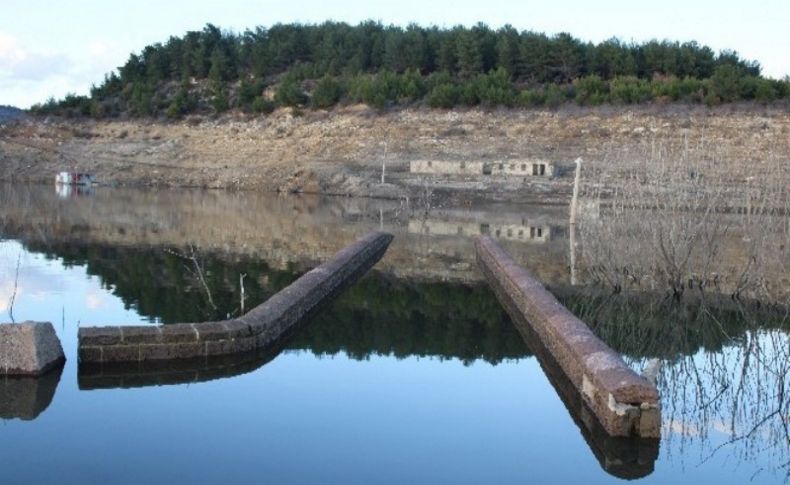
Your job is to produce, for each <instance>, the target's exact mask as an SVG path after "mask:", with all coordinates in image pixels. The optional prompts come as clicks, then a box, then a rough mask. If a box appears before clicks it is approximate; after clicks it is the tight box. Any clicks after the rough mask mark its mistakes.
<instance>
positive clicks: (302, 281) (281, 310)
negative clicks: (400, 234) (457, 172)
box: [78, 232, 393, 364]
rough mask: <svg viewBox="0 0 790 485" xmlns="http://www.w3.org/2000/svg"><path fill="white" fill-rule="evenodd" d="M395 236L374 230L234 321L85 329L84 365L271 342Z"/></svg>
mask: <svg viewBox="0 0 790 485" xmlns="http://www.w3.org/2000/svg"><path fill="white" fill-rule="evenodd" d="M392 238H393V236H392V235H390V234H386V233H382V232H371V233H369V234H368V235H367V236H365V237H363V238H362V239H360V240H358V241H357V242H355V243H354V244H352V245H350V246H347V247H346V248H344V249H342V250H341V251H340V252H338V253H337V254H336V255H335V256H334V257H333V258H332V259H331V260H329V261H327V262H326V263H324V264H322V265H320V266H318V267H317V268H315V269H313V270H311V271H309V272H308V273H306V274H304V275H303V276H302V277H300V278H299V279H298V280H296V281H295V282H293V283H292V284H291V285H290V286H288V287H286V288H285V289H283V290H282V291H280V292H279V293H277V294H276V295H274V296H272V297H271V298H270V299H269V300H267V301H266V302H264V303H262V304H261V305H259V306H257V307H255V308H253V309H252V310H251V311H249V312H248V313H246V314H245V315H243V316H241V317H239V318H236V319H233V320H226V321H221V322H208V323H192V324H190V323H182V324H171V325H159V326H151V325H147V326H114V327H85V328H81V329H80V330H79V335H78V337H79V361H80V364H96V363H99V364H104V363H120V362H138V363H139V362H146V361H167V360H174V359H193V358H198V357H214V356H222V355H230V354H237V353H245V352H250V351H253V350H256V349H260V348H264V347H267V346H270V345H272V344H274V343H275V342H277V341H278V340H279V339H280V338H281V337H282V336H283V335H285V334H286V333H287V332H288V331H289V330H291V329H292V328H294V327H295V326H296V324H298V323H300V322H302V321H304V320H306V319H307V318H309V317H310V316H312V315H314V314H315V312H316V311H317V310H318V309H319V308H320V306H321V305H322V304H324V303H326V302H328V301H330V300H331V299H332V298H334V297H335V296H337V295H338V294H339V293H340V292H341V291H342V290H343V289H345V288H346V287H348V286H349V285H351V284H352V283H354V282H355V281H356V280H357V279H358V278H359V277H361V276H362V275H363V274H365V273H366V272H367V271H368V270H369V269H370V268H371V267H373V265H375V264H376V262H378V260H379V259H381V257H382V256H383V255H384V253H385V252H386V251H387V248H388V247H389V245H390V242H392Z"/></svg>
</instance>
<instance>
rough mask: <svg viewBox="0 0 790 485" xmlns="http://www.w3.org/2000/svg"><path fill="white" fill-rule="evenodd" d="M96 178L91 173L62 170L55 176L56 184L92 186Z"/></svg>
mask: <svg viewBox="0 0 790 485" xmlns="http://www.w3.org/2000/svg"><path fill="white" fill-rule="evenodd" d="M94 182H95V179H94V177H93V175H91V174H89V173H80V172H60V173H58V174H57V175H56V176H55V185H76V186H90V185H93V183H94Z"/></svg>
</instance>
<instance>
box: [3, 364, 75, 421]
mask: <svg viewBox="0 0 790 485" xmlns="http://www.w3.org/2000/svg"><path fill="white" fill-rule="evenodd" d="M62 372H63V367H62V366H60V367H58V368H57V369H53V370H51V371H50V372H47V373H46V374H44V375H43V376H40V377H12V376H0V419H15V418H16V419H22V420H24V421H32V420H34V419H36V418H38V416H39V415H40V414H41V413H43V412H44V411H45V410H46V409H47V408H48V407H49V405H50V404H51V403H52V398H53V397H54V396H55V390H56V389H57V387H58V383H59V382H60V375H61V373H62Z"/></svg>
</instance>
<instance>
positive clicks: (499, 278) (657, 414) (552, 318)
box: [475, 236, 661, 438]
mask: <svg viewBox="0 0 790 485" xmlns="http://www.w3.org/2000/svg"><path fill="white" fill-rule="evenodd" d="M475 249H476V252H477V260H478V264H479V266H480V269H481V270H482V272H483V274H484V275H485V277H486V279H487V280H488V283H489V285H490V286H491V287H492V289H493V290H494V293H495V294H496V296H497V298H498V299H499V301H500V302H501V303H502V304H503V306H504V307H505V309H506V310H507V311H508V313H509V314H510V315H511V317H513V320H514V322H515V323H516V325H528V326H529V327H530V328H529V330H531V331H532V332H534V334H535V335H536V336H537V338H538V339H539V340H540V341H541V343H542V344H543V345H544V346H545V347H546V349H547V350H548V352H549V353H550V354H551V355H552V357H553V358H554V359H555V360H556V362H557V364H558V365H559V367H560V368H561V369H562V371H563V373H564V374H565V375H566V376H567V378H568V380H569V381H570V382H571V383H572V385H573V386H574V387H575V388H576V389H577V391H578V392H579V393H580V394H581V397H582V399H583V400H584V402H585V403H586V404H587V405H588V406H589V407H590V409H591V410H592V411H593V413H594V414H595V415H596V416H597V418H598V420H599V421H600V424H601V425H602V426H603V428H604V429H605V430H606V432H607V433H609V434H610V435H612V436H641V437H644V438H659V437H660V436H661V410H660V406H659V400H658V390H657V389H656V386H655V385H654V384H652V383H651V382H649V381H648V380H647V379H645V378H644V377H642V376H640V375H638V374H636V373H635V372H634V371H633V370H632V369H631V368H630V367H628V365H626V363H625V362H624V361H623V359H622V358H621V357H620V355H619V354H618V353H616V352H615V351H613V350H612V349H610V348H609V347H608V346H607V345H606V344H605V343H604V342H602V341H601V340H600V339H599V338H598V337H597V336H596V335H595V334H594V333H593V332H592V330H590V328H589V327H588V326H587V325H586V324H585V323H584V322H582V321H581V320H579V319H578V318H576V317H575V316H574V315H573V314H572V313H571V312H570V311H569V310H568V309H567V308H565V307H564V306H562V304H560V302H558V301H557V299H556V298H554V296H553V295H552V294H551V293H549V292H548V291H546V289H545V288H544V287H543V285H541V284H540V283H539V282H538V281H537V280H535V279H534V278H533V277H532V276H531V275H530V274H529V273H528V272H527V271H526V270H525V269H524V268H522V267H520V266H519V265H518V264H517V263H516V262H515V261H514V260H513V259H512V258H511V257H510V256H509V255H508V254H507V253H506V252H505V251H504V250H503V249H502V248H501V247H500V246H499V245H498V244H497V243H496V242H494V240H493V239H491V238H490V237H487V236H483V237H480V238H478V239H477V240H476V241H475ZM520 330H521V329H520ZM522 333H524V332H522Z"/></svg>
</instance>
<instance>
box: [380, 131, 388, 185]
mask: <svg viewBox="0 0 790 485" xmlns="http://www.w3.org/2000/svg"><path fill="white" fill-rule="evenodd" d="M386 171H387V142H386V141H385V142H384V158H382V159H381V185H384V173H385V172H386Z"/></svg>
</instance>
